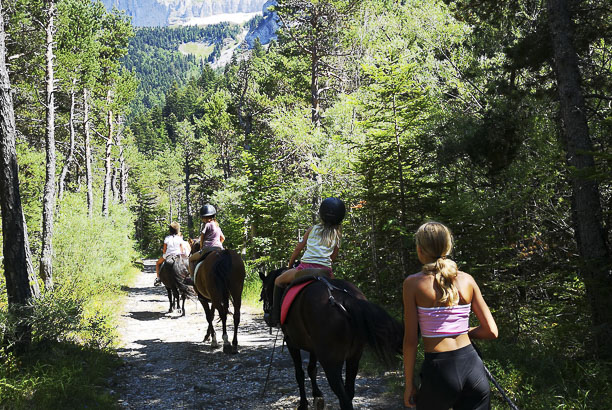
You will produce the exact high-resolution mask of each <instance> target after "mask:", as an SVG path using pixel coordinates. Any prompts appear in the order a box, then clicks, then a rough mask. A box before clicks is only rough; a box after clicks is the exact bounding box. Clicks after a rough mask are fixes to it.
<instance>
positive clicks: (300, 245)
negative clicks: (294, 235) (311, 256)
mask: <svg viewBox="0 0 612 410" xmlns="http://www.w3.org/2000/svg"><path fill="white" fill-rule="evenodd" d="M311 230H312V227H310V228H308V230H307V231H306V233H305V234H304V237H303V238H302V240H301V241H300V242H299V243H298V244H297V245H295V249H294V250H293V253H292V254H291V258H289V265H287V266H288V267H289V268H292V267H293V263H294V262H295V260H296V259H297V258H298V256H300V253H301V252H302V250H303V249H304V248H305V247H306V242H308V234H309V233H310V231H311Z"/></svg>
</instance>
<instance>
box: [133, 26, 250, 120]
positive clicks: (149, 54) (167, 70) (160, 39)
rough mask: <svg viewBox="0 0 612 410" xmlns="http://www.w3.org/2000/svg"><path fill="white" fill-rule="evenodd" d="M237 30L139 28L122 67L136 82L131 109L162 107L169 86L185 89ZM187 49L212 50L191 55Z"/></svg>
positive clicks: (234, 35)
mask: <svg viewBox="0 0 612 410" xmlns="http://www.w3.org/2000/svg"><path fill="white" fill-rule="evenodd" d="M239 33H240V26H237V25H235V24H229V23H220V24H214V25H209V26H205V27H198V26H187V27H141V28H138V29H136V31H135V35H134V37H133V38H132V39H131V40H130V44H129V52H128V54H127V55H126V56H125V57H124V59H123V66H124V67H125V68H126V69H127V70H128V71H131V72H133V73H134V74H135V76H136V78H137V79H138V80H139V87H138V91H137V95H138V98H136V99H135V100H134V104H133V106H132V109H133V111H134V112H135V113H142V112H144V111H145V110H146V109H149V108H152V107H155V106H158V105H160V104H163V103H164V101H165V96H164V95H165V93H166V91H167V90H168V89H169V88H170V86H172V84H175V83H176V84H177V85H180V86H182V85H185V84H186V83H187V81H188V80H189V79H190V78H192V77H196V76H197V75H198V74H199V73H200V72H201V71H202V69H203V66H204V64H203V60H205V61H208V59H209V58H210V57H214V56H218V55H220V50H221V46H222V44H223V41H224V40H225V39H234V40H235V39H236V38H237V35H238V34H239ZM188 45H193V46H200V47H206V50H208V48H209V47H210V48H212V49H211V50H210V51H206V52H204V53H201V52H199V51H198V52H196V53H194V52H191V51H190V49H189V48H186V47H187V46H188Z"/></svg>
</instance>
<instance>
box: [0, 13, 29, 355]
mask: <svg viewBox="0 0 612 410" xmlns="http://www.w3.org/2000/svg"><path fill="white" fill-rule="evenodd" d="M5 44H6V35H5V32H4V17H3V9H2V3H1V2H0V136H1V138H2V140H1V141H0V157H1V158H0V160H1V162H0V190H1V191H2V195H0V206H1V210H2V239H3V240H2V255H3V265H4V276H5V278H6V292H7V296H8V303H9V306H10V307H11V308H13V309H14V310H15V311H16V312H17V311H18V310H21V309H23V311H22V312H20V313H24V312H27V310H26V309H24V308H26V307H27V306H28V304H29V303H30V300H31V299H32V298H35V297H38V295H39V289H38V282H37V279H36V277H35V275H34V269H33V267H32V256H31V254H30V245H29V242H28V231H27V228H26V224H25V218H24V215H23V210H22V207H21V196H20V192H19V174H18V166H17V154H16V151H15V136H16V128H15V115H14V111H13V98H12V96H11V82H10V79H9V74H8V70H7V68H6V47H5ZM22 323H27V321H22ZM31 331H32V329H31V327H30V325H28V324H23V325H21V326H20V328H19V329H18V332H17V334H16V338H17V340H5V341H3V343H7V342H8V343H17V345H16V349H17V351H18V352H23V351H24V350H25V349H26V348H27V347H28V346H29V343H30V341H31Z"/></svg>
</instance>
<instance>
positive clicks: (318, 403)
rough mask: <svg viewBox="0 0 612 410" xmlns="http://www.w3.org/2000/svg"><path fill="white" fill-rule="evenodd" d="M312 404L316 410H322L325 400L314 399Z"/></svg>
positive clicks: (321, 398)
mask: <svg viewBox="0 0 612 410" xmlns="http://www.w3.org/2000/svg"><path fill="white" fill-rule="evenodd" d="M313 404H314V406H313V407H314V408H315V409H316V410H323V409H324V408H325V399H323V397H315V398H314V403H313Z"/></svg>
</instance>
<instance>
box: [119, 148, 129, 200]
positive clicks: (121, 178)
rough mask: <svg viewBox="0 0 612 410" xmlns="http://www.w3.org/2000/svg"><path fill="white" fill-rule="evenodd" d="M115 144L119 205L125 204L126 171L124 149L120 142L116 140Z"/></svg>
mask: <svg viewBox="0 0 612 410" xmlns="http://www.w3.org/2000/svg"><path fill="white" fill-rule="evenodd" d="M117 144H118V145H119V202H120V203H121V204H126V203H127V179H128V169H127V164H126V162H125V155H124V154H123V151H124V148H123V144H122V143H121V140H118V141H117Z"/></svg>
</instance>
